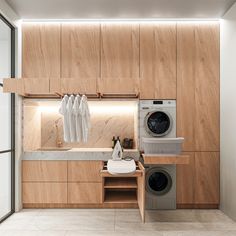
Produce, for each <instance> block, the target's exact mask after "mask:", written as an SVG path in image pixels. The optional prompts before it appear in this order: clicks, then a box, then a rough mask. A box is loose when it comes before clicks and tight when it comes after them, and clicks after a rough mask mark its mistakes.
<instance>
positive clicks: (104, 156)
mask: <svg viewBox="0 0 236 236" xmlns="http://www.w3.org/2000/svg"><path fill="white" fill-rule="evenodd" d="M112 152H113V149H112V148H72V149H69V150H60V151H58V150H50V148H49V149H45V150H43V149H41V150H34V151H27V152H24V153H23V157H22V160H102V161H107V160H109V159H111V155H112ZM124 156H130V157H133V158H134V159H135V160H138V159H139V156H140V154H139V151H138V150H137V149H126V150H124Z"/></svg>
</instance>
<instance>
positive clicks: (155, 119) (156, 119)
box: [145, 111, 173, 137]
mask: <svg viewBox="0 0 236 236" xmlns="http://www.w3.org/2000/svg"><path fill="white" fill-rule="evenodd" d="M172 125H173V121H172V118H171V116H170V115H169V114H168V112H164V111H154V112H149V113H148V114H147V115H146V117H145V128H146V131H147V132H148V133H149V134H150V135H152V136H154V137H160V136H164V135H167V134H168V133H169V132H170V131H171V128H172Z"/></svg>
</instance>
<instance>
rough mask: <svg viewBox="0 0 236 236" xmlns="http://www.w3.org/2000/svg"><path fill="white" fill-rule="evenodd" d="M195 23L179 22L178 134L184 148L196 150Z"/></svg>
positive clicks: (185, 149)
mask: <svg viewBox="0 0 236 236" xmlns="http://www.w3.org/2000/svg"><path fill="white" fill-rule="evenodd" d="M194 29H195V28H194V24H193V23H177V101H176V102H177V136H178V137H184V143H183V146H182V148H183V150H184V151H194V150H195V148H194V147H195V145H194V131H195V127H194V125H195V122H194V120H195V75H194V71H195V59H194V55H195V40H194Z"/></svg>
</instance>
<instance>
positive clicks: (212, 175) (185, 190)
mask: <svg viewBox="0 0 236 236" xmlns="http://www.w3.org/2000/svg"><path fill="white" fill-rule="evenodd" d="M186 154H188V155H189V156H190V162H189V165H178V166H177V167H176V168H177V185H176V186H177V207H178V208H218V206H219V195H220V192H219V188H220V185H219V182H220V154H219V152H195V153H194V152H192V153H191V152H188V153H187V152H186Z"/></svg>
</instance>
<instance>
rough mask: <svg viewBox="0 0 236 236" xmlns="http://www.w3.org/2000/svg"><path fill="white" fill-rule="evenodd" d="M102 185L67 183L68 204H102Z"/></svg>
mask: <svg viewBox="0 0 236 236" xmlns="http://www.w3.org/2000/svg"><path fill="white" fill-rule="evenodd" d="M102 192H103V191H102V183H68V203H75V204H76V203H77V204H79V203H81V204H88V203H94V204H99V203H102Z"/></svg>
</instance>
